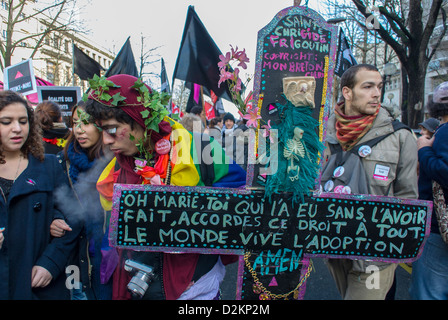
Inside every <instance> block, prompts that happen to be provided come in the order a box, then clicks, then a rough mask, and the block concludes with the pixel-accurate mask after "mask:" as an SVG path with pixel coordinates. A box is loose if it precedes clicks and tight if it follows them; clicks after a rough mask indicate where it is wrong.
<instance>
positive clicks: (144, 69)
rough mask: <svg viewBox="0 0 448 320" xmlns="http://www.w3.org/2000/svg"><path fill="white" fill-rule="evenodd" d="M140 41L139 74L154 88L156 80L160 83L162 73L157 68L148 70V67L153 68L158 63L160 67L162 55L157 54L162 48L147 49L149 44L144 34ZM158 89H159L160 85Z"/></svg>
mask: <svg viewBox="0 0 448 320" xmlns="http://www.w3.org/2000/svg"><path fill="white" fill-rule="evenodd" d="M140 41H141V42H140V58H139V62H140V63H139V72H138V74H139V77H140V78H142V79H144V80H145V81H146V82H148V83H149V84H150V85H151V87H154V85H155V79H157V80H159V81H160V71H156V70H157V69H155V68H150V70H148V67H152V66H153V65H154V63H156V62H159V65H160V55H159V54H158V53H157V50H158V49H159V48H161V46H158V47H152V48H150V49H146V48H147V46H146V44H147V42H146V37H144V36H143V34H141V36H140ZM156 87H158V85H157V86H156Z"/></svg>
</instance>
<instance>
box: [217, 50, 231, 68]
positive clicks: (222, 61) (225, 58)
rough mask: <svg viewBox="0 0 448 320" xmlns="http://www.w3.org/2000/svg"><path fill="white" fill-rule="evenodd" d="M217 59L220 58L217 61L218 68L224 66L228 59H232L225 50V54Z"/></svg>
mask: <svg viewBox="0 0 448 320" xmlns="http://www.w3.org/2000/svg"><path fill="white" fill-rule="evenodd" d="M219 59H220V60H221V61H220V62H218V67H219V69H222V68H225V67H226V65H227V64H229V62H230V59H232V57H231V56H230V52H227V53H226V55H225V56H224V55H220V56H219Z"/></svg>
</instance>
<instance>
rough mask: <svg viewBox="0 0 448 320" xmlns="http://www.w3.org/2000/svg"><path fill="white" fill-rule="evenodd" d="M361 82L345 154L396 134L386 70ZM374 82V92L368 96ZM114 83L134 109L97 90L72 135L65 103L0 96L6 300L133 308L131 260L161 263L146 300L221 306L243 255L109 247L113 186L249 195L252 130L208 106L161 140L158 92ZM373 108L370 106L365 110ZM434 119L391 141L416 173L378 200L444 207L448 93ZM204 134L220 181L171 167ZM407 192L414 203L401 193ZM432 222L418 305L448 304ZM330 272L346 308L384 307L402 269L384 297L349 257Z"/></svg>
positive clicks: (444, 257) (343, 140)
mask: <svg viewBox="0 0 448 320" xmlns="http://www.w3.org/2000/svg"><path fill="white" fill-rule="evenodd" d="M349 70H350V69H349ZM351 72H352V74H349V75H347V76H346V77H345V78H344V79H345V81H347V84H345V85H343V89H342V90H343V96H344V101H343V102H342V103H341V104H338V106H336V108H335V115H334V119H333V120H331V121H333V122H331V123H333V126H334V128H330V129H329V134H330V136H331V135H332V132H333V131H334V132H333V133H334V139H335V141H337V143H340V144H341V145H342V146H343V148H346V149H347V148H350V147H351V146H352V145H355V144H356V143H357V141H359V140H360V139H362V135H364V134H367V135H366V137H367V136H368V133H369V132H370V131H369V130H370V129H371V128H377V127H381V126H384V127H386V126H390V124H391V121H392V120H393V119H391V118H390V115H388V114H387V111H386V110H385V109H382V108H381V106H380V104H379V101H380V92H381V85H382V78H381V76H380V75H379V73H378V71H377V70H376V69H375V68H370V67H368V66H366V65H361V66H360V67H357V69H356V70H352V71H351ZM348 78H349V79H348ZM347 79H348V80H347ZM363 79H364V80H365V82H369V83H370V85H372V87H371V88H369V89H366V88H365V87H364V83H363V82H362V81H361V80H363ZM364 80H363V81H364ZM108 81H109V83H111V84H112V85H110V86H109V87H108V88H107V90H108V93H109V94H108V95H109V96H114V95H119V96H120V97H122V98H123V101H124V102H123V103H121V104H118V105H113V100H112V99H107V98H106V97H105V95H103V94H102V92H101V88H99V89H98V87H97V89H96V90H91V91H90V92H89V96H88V99H87V101H80V102H79V103H78V104H77V105H76V106H75V107H74V108H73V110H72V116H71V119H70V127H67V126H66V125H65V123H64V121H63V120H62V117H61V113H60V110H59V108H58V105H57V104H56V103H54V102H50V101H44V102H42V103H40V104H39V105H38V106H37V107H35V108H33V107H31V106H30V105H29V103H28V101H27V100H26V99H25V98H24V97H22V96H21V95H20V94H17V93H15V92H12V91H0V191H1V195H2V196H1V197H0V299H2V300H8V299H18V300H31V299H73V300H74V299H88V300H112V299H132V298H135V296H134V295H133V294H132V292H130V291H129V290H128V288H127V284H128V283H129V281H130V278H131V276H130V274H129V272H127V271H126V270H125V268H124V264H125V261H126V260H129V259H131V260H132V259H134V260H136V261H138V262H139V263H144V264H147V265H151V266H153V267H154V268H153V269H154V270H155V272H156V273H158V274H157V275H156V276H155V277H154V279H153V281H152V282H151V285H150V286H149V288H148V290H147V291H146V292H145V293H144V295H143V296H142V297H140V298H144V299H157V300H160V299H167V300H174V299H207V300H213V299H219V297H220V291H219V287H220V283H221V282H222V280H223V278H224V274H225V266H226V265H227V264H229V263H234V262H235V261H236V260H237V258H236V257H235V256H228V255H227V256H224V255H203V254H182V255H179V254H168V253H151V252H140V251H132V250H121V249H117V248H114V247H111V246H110V245H109V241H108V236H109V235H108V233H109V219H110V210H111V206H112V195H113V185H114V184H115V183H125V184H142V183H151V184H172V185H179V186H197V185H206V186H207V185H208V186H213V187H242V186H244V185H245V181H246V180H245V176H246V172H245V169H246V167H245V165H246V163H245V160H244V159H246V160H247V143H248V140H249V136H248V135H247V134H246V133H247V132H248V128H247V126H246V125H245V123H244V121H241V122H240V123H238V124H237V121H236V120H235V117H234V115H233V114H231V113H227V114H225V115H223V116H221V117H216V118H213V119H210V120H209V121H207V119H205V116H204V111H203V109H202V108H201V107H197V108H193V109H192V110H191V111H192V112H190V114H188V115H186V116H184V118H183V119H181V120H180V122H176V121H174V120H172V119H171V118H169V117H165V118H163V119H161V120H160V121H159V123H158V124H157V126H158V129H159V130H158V132H156V131H154V130H152V129H149V128H148V127H147V123H146V121H145V120H146V119H145V117H144V113H142V111H144V110H145V103H147V101H145V100H144V99H145V97H148V96H149V95H147V94H145V93H147V92H152V89H151V88H150V87H148V86H146V85H140V84H141V83H140V82H139V80H138V79H137V78H135V77H132V76H128V75H116V76H112V77H110V78H108ZM103 85H104V82H103ZM103 89H104V88H103ZM369 95H370V96H369ZM372 97H374V98H375V103H372V99H373V98H372ZM362 99H365V101H367V103H366V104H364V105H363V103H364V102H363V100H362ZM365 106H368V108H364V107H365ZM428 110H429V112H430V115H431V116H432V117H433V118H431V119H429V120H427V121H425V122H422V123H421V136H420V137H419V138H418V139H416V137H415V136H412V135H411V134H409V132H408V131H401V132H399V133H397V134H396V139H395V138H391V142H390V143H391V145H394V143H395V142H394V141H395V140H396V141H398V142H399V143H400V145H401V146H402V147H401V151H400V152H404V150H406V152H409V156H406V158H404V157H403V158H401V159H402V160H403V165H404V166H406V167H403V166H401V164H400V163H398V166H397V176H398V175H403V173H404V172H408V173H409V175H408V176H403V179H402V180H400V181H398V180H397V183H395V185H394V186H393V188H395V189H393V190H392V191H390V188H387V190H388V191H387V192H386V191H385V190H383V189H385V187H384V188H383V187H382V186H378V188H376V189H375V190H376V191H377V192H376V194H379V195H393V196H397V197H400V196H403V197H407V198H417V197H418V198H420V199H422V200H429V201H433V200H434V201H435V198H434V196H433V195H434V192H435V191H434V190H435V186H438V188H439V189H438V190H441V191H440V193H439V195H438V198H437V201H439V202H440V195H441V196H444V198H445V199H446V197H447V196H448V185H447V183H448V144H447V143H446V141H447V139H448V137H447V134H448V129H447V128H448V127H447V125H446V123H447V122H448V118H447V117H448V83H443V84H442V85H440V86H439V87H437V88H436V89H435V91H434V95H433V97H432V99H430V101H429V104H428ZM380 121H381V123H380ZM367 122H369V125H368V126H366V128H367V129H366V130H365V131H363V132H361V133H360V132H359V131H357V133H356V136H353V134H354V132H352V131H350V130H351V129H350V128H353V126H352V125H353V124H356V125H361V124H363V125H364V124H366V123H367ZM344 130H345V131H344ZM195 132H196V133H198V134H200V135H201V137H202V138H201V140H202V141H204V140H206V142H207V144H210V146H211V149H212V151H213V150H215V151H216V150H217V149H218V148H220V149H224V150H225V152H224V153H223V157H228V158H229V159H230V161H223V162H222V163H216V164H215V165H214V169H213V172H212V173H211V175H210V176H203V175H201V173H200V172H199V171H198V167H197V166H196V165H195V164H194V163H193V162H191V163H188V162H187V163H181V164H174V163H173V162H172V159H171V154H172V152H170V150H171V149H172V148H175V147H182V146H183V147H185V149H184V150H190V152H191V153H192V154H191V159H193V158H194V154H193V153H194V152H197V151H196V150H195V148H192V147H191V145H190V144H189V143H191V141H192V139H186V138H191V137H193V136H194V134H195ZM372 132H373V131H372ZM360 134H361V136H360ZM204 136H205V137H206V138H205V139H204ZM238 139H240V142H237V141H238ZM394 139H395V140H394ZM398 142H396V143H398ZM396 143H395V144H396ZM183 144H185V145H183ZM238 144H240V145H243V146H246V147H245V148H244V152H243V153H237V152H236V151H235V150H236V148H235V146H236V145H238ZM167 146H168V147H167ZM142 147H143V148H146V149H145V150H144V149H142ZM382 147H384V148H387V145H386V144H383V145H382ZM148 150H149V152H150V153H151V157H149V158H147V161H145V164H144V168H145V170H139V169H137V168H136V166H135V157H139V158H143V159H145V155H146V154H147V152H148ZM212 153H213V152H212ZM411 153H413V154H411ZM220 154H221V153H220ZM394 156H395V157H396V155H395V154H394ZM229 159H227V160H229ZM414 160H415V161H414ZM417 160H418V161H417ZM392 162H393V161H392ZM417 162H418V173H419V174H418V182H417V179H414V178H412V176H414V177H417ZM140 169H141V168H140ZM146 169H147V170H146ZM411 171H412V172H411ZM414 173H415V175H414ZM372 184H375V181H372ZM411 184H412V185H411ZM402 190H407V191H406V192H407V193H406V194H400V192H401V191H402ZM417 190H418V192H417ZM389 191H390V192H389ZM414 191H415V192H414ZM403 192H404V191H403ZM442 200H443V199H442ZM440 207H442V208H444V209H440V210H446V207H443V206H440ZM433 215H434V217H433V219H432V227H431V234H430V236H429V239H428V241H427V243H426V245H425V248H424V251H423V254H422V256H421V257H420V259H419V260H417V261H416V262H415V263H414V264H413V272H412V283H411V290H410V293H411V297H412V299H443V300H446V299H447V298H448V279H447V278H448V263H447V262H448V247H447V244H446V243H445V241H444V240H445V232H447V230H442V229H441V228H440V224H439V223H438V221H439V220H440V219H439V218H438V216H436V213H434V214H433ZM445 229H446V228H445ZM328 263H329V264H328V265H329V268H330V270H331V272H332V275H333V276H334V278H335V281H336V284H337V287H338V289H339V290H340V293H341V296H342V297H343V298H345V299H364V298H365V299H385V298H386V295H387V294H388V293H390V290H391V289H392V288H393V282H394V281H393V279H394V273H395V266H394V265H391V264H384V265H381V264H380V269H381V270H382V274H384V278H383V279H382V281H383V282H382V284H384V287H382V290H381V292H378V293H374V292H368V293H367V291H368V290H367V291H366V289H365V288H361V287H360V283H361V282H360V281H362V280H361V278H363V277H364V275H365V271H364V269H363V268H364V266H363V265H362V264H360V263H358V262H356V261H345V260H342V259H338V260H337V261H333V260H332V261H328ZM73 265H74V266H76V267H77V268H79V270H80V278H79V279H78V281H77V282H76V283H72V285H71V286H70V287H68V286H67V281H66V280H67V277H68V274H67V273H66V271H67V267H68V266H73ZM354 275H357V276H356V277H355V276H354ZM364 280H365V279H364ZM328 285H334V284H333V283H329V284H328Z"/></svg>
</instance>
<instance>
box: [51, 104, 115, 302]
mask: <svg viewBox="0 0 448 320" xmlns="http://www.w3.org/2000/svg"><path fill="white" fill-rule="evenodd" d="M71 124H72V130H71V132H70V135H69V136H68V138H67V144H66V145H65V147H64V150H63V151H62V152H61V153H59V154H58V155H57V157H58V159H59V161H60V162H61V164H62V165H63V167H64V168H65V171H66V173H67V176H68V178H69V181H70V183H71V186H72V188H73V191H74V192H75V196H76V198H77V200H78V204H79V205H78V209H77V210H78V212H80V214H81V215H82V220H83V221H84V231H83V237H81V238H80V241H79V248H80V250H79V253H78V254H79V256H78V257H77V258H76V261H77V262H76V264H78V265H79V266H80V267H81V283H82V288H81V291H72V295H73V296H72V298H73V299H82V298H87V299H89V300H92V299H100V300H105V299H110V294H109V293H108V292H109V291H110V289H108V285H107V284H105V283H103V282H104V281H101V272H100V270H101V261H102V259H101V256H102V253H101V246H102V242H103V238H104V235H105V231H106V230H105V229H106V228H105V225H104V221H105V216H104V215H105V214H104V210H103V209H102V207H101V203H100V200H99V194H98V192H97V190H96V181H97V180H98V178H99V175H100V174H101V172H102V171H103V169H104V167H105V166H106V165H107V163H108V162H109V161H110V160H111V156H109V154H110V152H109V151H107V148H106V147H105V146H104V144H103V140H102V133H101V131H100V129H99V128H98V126H97V125H96V124H95V123H94V122H93V119H92V118H91V117H90V115H89V114H87V113H86V112H85V109H84V103H83V102H82V101H80V102H79V103H78V105H77V106H75V107H74V109H73V110H72V118H71ZM68 230H70V227H69V225H68V224H66V223H65V221H63V220H55V222H54V223H53V227H52V235H53V236H56V237H58V236H63V234H64V231H68ZM106 240H107V239H106ZM89 270H91V272H90V273H89Z"/></svg>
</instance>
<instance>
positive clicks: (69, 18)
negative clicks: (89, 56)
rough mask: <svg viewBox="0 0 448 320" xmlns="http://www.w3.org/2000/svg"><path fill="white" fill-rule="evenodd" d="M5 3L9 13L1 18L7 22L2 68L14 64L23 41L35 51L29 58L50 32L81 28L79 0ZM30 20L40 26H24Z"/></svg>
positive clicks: (0, 55) (1, 45)
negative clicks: (78, 17) (31, 28)
mask: <svg viewBox="0 0 448 320" xmlns="http://www.w3.org/2000/svg"><path fill="white" fill-rule="evenodd" d="M3 5H4V6H5V9H6V11H7V14H6V16H3V15H2V17H1V19H2V23H3V24H4V25H5V32H4V39H3V38H0V68H1V70H3V69H4V68H6V67H8V66H10V65H11V58H12V56H13V54H14V51H15V50H16V49H17V48H19V47H22V46H23V43H27V42H28V43H30V45H29V47H30V48H32V50H31V52H30V55H29V57H28V58H33V57H34V56H35V54H36V53H37V52H38V51H39V49H40V48H41V47H42V45H43V44H44V43H45V39H46V37H48V36H49V35H50V34H52V33H54V32H64V31H70V30H74V29H75V28H77V27H79V24H77V23H76V21H75V15H76V14H77V10H78V9H77V6H76V0H56V1H51V2H49V3H48V4H47V5H45V4H43V3H42V2H40V3H39V4H37V1H35V0H4V1H3ZM31 20H35V21H37V23H36V25H39V28H37V29H36V31H35V32H30V31H29V28H26V27H22V26H24V25H25V24H26V23H27V22H29V21H31ZM23 30H26V31H23Z"/></svg>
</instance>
